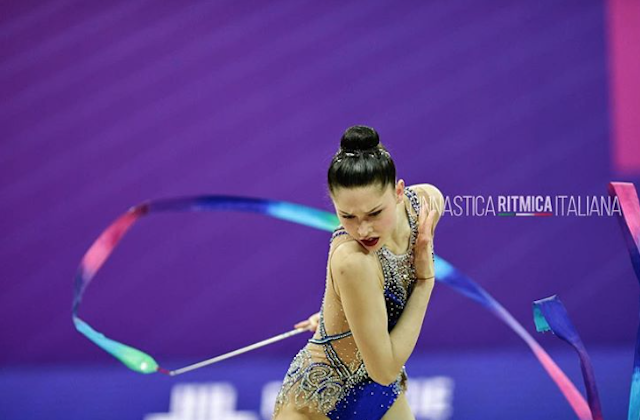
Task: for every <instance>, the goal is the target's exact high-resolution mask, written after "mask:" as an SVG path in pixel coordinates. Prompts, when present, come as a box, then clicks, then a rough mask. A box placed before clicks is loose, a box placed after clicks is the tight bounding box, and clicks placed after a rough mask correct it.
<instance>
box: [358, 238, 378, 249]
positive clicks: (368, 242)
mask: <svg viewBox="0 0 640 420" xmlns="http://www.w3.org/2000/svg"><path fill="white" fill-rule="evenodd" d="M379 239H380V238H372V239H360V242H362V244H363V245H364V246H367V247H370V248H371V247H374V246H376V244H377V243H378V240H379Z"/></svg>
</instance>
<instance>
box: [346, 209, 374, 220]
mask: <svg viewBox="0 0 640 420" xmlns="http://www.w3.org/2000/svg"><path fill="white" fill-rule="evenodd" d="M380 213H382V210H378V211H376V212H373V213H371V214H370V215H369V216H371V217H376V216H377V215H379V214H380ZM342 218H343V219H353V216H342Z"/></svg>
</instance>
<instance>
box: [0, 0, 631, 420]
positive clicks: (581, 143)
mask: <svg viewBox="0 0 640 420" xmlns="http://www.w3.org/2000/svg"><path fill="white" fill-rule="evenodd" d="M639 10H640V8H639V7H638V3H637V2H635V1H632V0H629V1H624V0H612V1H611V2H610V3H603V2H601V1H569V0H566V1H564V0H563V1H559V2H558V1H550V0H543V1H536V2H529V1H485V2H473V1H469V0H455V1H448V2H418V1H405V2H387V1H373V2H366V3H364V2H346V3H344V2H321V3H317V2H316V3H309V2H295V1H275V2H260V1H245V2H232V1H216V2H205V1H196V2H178V1H161V2H159V1H149V0H140V1H138V0H136V1H110V2H82V1H78V0H60V1H51V2H43V1H20V2H17V1H4V2H2V4H0V39H1V40H2V42H1V44H0V81H1V85H2V89H0V97H1V99H0V127H1V130H2V135H1V137H0V144H1V146H2V147H1V149H0V216H1V217H0V232H2V235H1V238H2V239H1V241H0V337H1V338H0V343H1V344H0V417H2V418H3V419H26V418H33V419H40V418H42V419H44V418H64V419H86V418H92V419H107V418H118V419H143V418H147V419H152V418H153V419H195V418H199V419H243V420H249V419H251V420H253V419H256V420H258V419H267V418H269V413H270V410H271V408H272V401H273V397H274V393H275V392H277V389H278V382H279V381H281V380H282V377H283V376H284V373H285V371H286V368H287V367H288V364H289V362H290V361H291V359H292V357H293V356H294V355H295V353H296V352H297V351H298V349H299V348H301V347H302V346H303V345H304V344H305V340H306V339H308V338H310V336H308V335H299V336H296V337H294V338H291V339H289V340H287V341H284V342H281V343H278V344H274V345H271V346H269V347H267V348H264V349H261V350H258V351H256V352H255V353H253V354H249V355H245V356H241V357H239V358H237V359H235V360H232V361H229V362H224V363H221V364H220V365H215V366H212V367H209V368H207V369H203V370H201V371H198V372H196V373H193V374H188V375H187V374H186V375H184V376H181V377H179V378H176V379H169V378H166V377H160V376H157V375H152V376H142V375H139V374H136V373H133V372H130V371H128V370H127V369H126V368H125V367H124V366H122V365H121V364H119V363H118V362H117V361H115V360H114V359H113V358H111V357H110V356H108V355H107V354H106V353H104V352H103V351H102V350H100V349H98V348H97V347H95V346H94V345H93V344H91V343H90V342H89V341H88V340H86V339H85V338H84V337H82V336H81V335H79V334H78V333H77V332H76V331H75V330H74V328H73V325H72V322H71V298H72V279H73V276H74V274H75V270H76V268H77V266H78V263H79V261H80V258H81V257H82V255H83V253H84V252H85V251H86V249H87V248H88V247H89V245H90V244H91V243H92V242H93V240H94V239H95V238H96V237H97V235H98V234H99V233H100V232H101V231H102V229H104V228H105V227H106V226H107V225H108V224H109V223H111V221H113V220H114V219H115V218H116V217H117V216H119V215H120V214H122V213H123V212H124V211H126V210H127V209H128V208H129V207H130V206H132V205H135V204H137V203H140V202H142V201H145V200H148V199H156V198H166V197H174V196H186V195H194V194H227V195H229V194H230V195H239V196H249V197H260V198H270V199H278V200H286V201H291V202H296V203H300V204H304V205H307V206H312V207H316V208H319V209H324V210H328V211H332V210H333V208H332V205H331V201H330V200H329V198H328V195H327V191H326V181H325V177H326V170H327V167H328V164H329V161H330V159H331V157H332V155H333V153H335V151H336V150H337V148H338V145H339V139H340V136H341V135H342V132H343V131H344V130H345V129H346V128H347V127H349V126H351V125H354V124H366V125H370V126H372V127H375V128H376V129H377V130H378V132H379V133H380V136H381V140H382V142H383V143H384V144H385V145H386V146H387V148H388V149H389V150H390V151H391V153H392V155H393V156H394V158H395V161H396V165H397V168H398V176H399V177H400V178H402V179H404V180H405V182H406V183H407V184H409V185H410V184H416V183H431V184H434V185H436V186H437V187H438V188H440V190H441V191H442V192H443V194H445V195H446V196H449V197H454V196H483V197H489V196H492V197H494V198H495V197H497V196H501V195H502V196H507V195H518V196H519V195H523V196H530V195H533V196H538V195H541V196H554V197H555V196H559V195H567V196H575V197H582V200H585V198H586V197H587V196H589V197H593V196H606V185H607V183H608V182H609V181H612V180H625V181H630V182H635V183H636V185H640V183H639V182H640V128H638V125H637V122H636V120H637V118H636V117H635V115H637V113H638V112H639V111H640V104H639V102H638V97H640V87H639V85H638V81H637V80H636V79H637V77H636V76H637V71H636V72H633V71H631V70H630V68H631V69H633V66H637V68H636V70H638V69H640V64H638V59H637V57H640V52H637V49H638V47H637V42H636V43H633V42H630V41H629V40H630V39H633V38H629V36H633V35H635V36H636V38H635V40H638V39H640V30H638V29H637V28H638V27H640V17H637V16H636V15H635V14H634V13H636V12H637V13H638V16H640V11H639ZM634 16H636V17H634ZM633 19H635V21H633ZM629 20H631V21H632V22H636V25H629ZM634 31H635V33H634ZM634 48H635V50H634ZM636 53H637V56H636V55H635V54H636ZM634 57H635V58H634ZM630 66H631V67H630ZM634 75H636V76H634ZM634 89H635V90H634ZM582 205H583V207H584V206H585V203H583V204H582ZM328 241H329V234H328V233H325V232H321V231H317V230H312V229H309V228H306V227H302V226H298V225H293V224H290V223H287V222H283V221H276V220H273V219H267V218H265V217H263V216H258V215H251V214H233V213H199V214H184V213H183V214H164V215H158V216H150V217H148V218H145V219H143V220H142V221H141V222H139V223H138V225H136V226H135V228H134V229H133V230H132V231H131V232H130V233H129V234H128V236H127V237H126V239H125V240H124V241H123V243H122V245H121V246H120V247H118V249H117V250H116V252H115V253H114V254H113V257H112V258H111V260H109V261H108V263H107V264H106V265H105V267H104V268H103V270H102V271H101V272H100V274H99V275H98V277H97V278H96V280H95V282H94V283H93V284H92V286H91V287H90V288H89V290H88V292H87V293H86V295H85V300H84V306H83V307H82V310H81V314H82V316H83V318H84V319H86V320H87V321H89V322H90V323H91V324H92V325H94V326H95V327H96V328H97V329H98V330H100V331H102V332H104V333H105V334H106V335H107V336H109V337H113V338H116V339H118V340H120V341H123V342H125V343H128V344H131V345H133V346H135V347H137V348H140V349H143V350H145V351H148V352H149V353H151V354H152V355H154V356H155V357H156V359H157V360H159V361H160V363H161V364H162V365H163V366H168V367H179V366H181V365H183V364H185V363H191V362H195V361H199V360H201V359H205V358H209V357H212V356H215V355H217V354H220V353H223V352H226V351H230V350H233V349H235V348H238V347H241V346H244V345H247V344H250V343H253V342H255V341H259V340H261V339H264V338H267V337H270V336H272V335H275V334H278V333H281V332H284V331H287V330H289V329H290V328H292V325H293V324H294V323H295V322H297V321H299V320H302V319H304V318H306V317H307V316H309V315H310V314H312V313H313V312H316V311H317V310H319V308H320V304H321V299H322V293H323V290H324V281H325V269H326V257H327V252H328V247H329V242H328ZM436 252H437V253H438V254H439V255H440V256H442V257H443V258H445V259H447V260H448V261H450V262H451V263H452V264H454V265H455V266H456V267H458V268H459V269H460V270H462V271H463V272H465V273H466V274H468V275H469V276H470V277H471V278H473V279H474V280H476V281H477V282H478V283H480V284H481V285H482V286H483V287H484V288H486V289H487V291H488V292H489V293H491V294H492V295H493V296H494V297H495V298H496V299H498V300H499V301H500V302H501V303H502V304H503V305H504V306H505V307H506V308H507V309H508V310H509V311H511V313H512V314H513V315H514V316H515V317H516V318H517V319H518V320H519V321H520V322H521V323H522V324H523V325H524V326H525V328H526V329H527V330H528V331H529V332H531V333H532V334H536V333H535V329H534V326H533V322H532V311H531V303H532V302H533V301H534V300H536V299H540V298H543V297H547V296H550V295H553V294H558V295H559V296H560V297H561V299H562V300H563V301H564V303H565V305H566V307H567V309H568V310H569V312H570V313H571V316H572V318H573V321H574V323H575V324H576V327H577V328H578V330H579V331H580V333H581V335H582V337H583V339H584V341H585V344H586V345H587V349H588V350H589V351H590V353H591V354H592V356H593V358H594V365H595V369H596V377H597V378H598V381H599V385H600V387H601V388H600V391H601V397H602V400H603V406H604V412H605V415H608V416H609V417H608V418H619V417H621V416H623V415H624V413H625V412H626V406H627V401H628V388H629V387H628V383H629V379H630V376H631V366H632V360H633V343H634V333H635V330H636V328H637V324H638V317H637V313H638V304H637V300H638V290H637V289H638V285H637V280H636V279H635V277H634V274H633V271H632V268H631V264H630V263H629V257H628V254H627V252H626V249H625V246H624V242H623V240H622V236H621V233H620V229H619V227H618V223H617V221H616V220H615V217H607V216H597V215H590V216H585V215H576V214H573V215H568V216H559V215H556V216H553V217H496V216H478V215H473V214H464V215H458V216H456V215H452V214H450V215H445V217H444V218H443V219H442V221H441V222H440V225H439V227H438V232H437V235H436ZM536 339H538V340H539V341H540V343H541V344H542V345H543V346H544V347H545V348H546V349H547V350H548V351H549V352H550V353H551V355H552V356H553V357H554V358H557V360H558V363H559V364H560V365H561V367H562V368H563V369H564V370H565V371H566V372H567V374H568V375H569V376H570V377H571V378H572V379H573V381H574V383H576V385H578V387H579V388H580V389H582V379H581V376H580V372H579V366H578V361H577V358H575V357H574V355H573V354H572V353H571V352H570V351H569V350H568V347H567V346H561V345H560V344H559V343H560V342H559V340H557V339H555V338H554V337H552V336H551V335H546V336H541V335H538V336H537V337H536ZM407 370H408V373H409V376H410V378H411V382H410V387H411V390H410V401H411V404H412V407H413V408H414V412H415V413H416V416H417V418H418V420H427V419H438V420H444V419H469V418H474V419H485V418H486V419H511V418H514V416H516V415H517V417H518V418H520V419H539V418H575V416H574V415H573V414H572V411H571V410H570V408H569V405H568V404H567V403H566V401H565V400H564V399H563V398H562V396H561V394H560V393H559V392H558V390H557V388H556V387H555V385H554V383H553V382H552V381H551V380H550V379H549V378H548V377H547V376H546V374H545V372H544V370H543V369H542V368H541V367H540V366H539V365H538V363H537V361H536V360H535V358H534V357H533V355H532V354H531V353H529V352H528V350H527V348H526V347H525V346H524V344H523V343H522V342H521V341H520V340H519V339H518V338H517V337H516V336H515V335H513V334H512V332H511V331H510V330H509V329H508V328H506V327H505V326H504V325H503V324H502V323H500V322H499V321H498V320H497V319H495V318H494V317H493V316H492V315H491V314H489V313H488V312H486V311H485V310H484V309H483V308H481V307H480V306H478V305H476V304H475V303H473V302H471V301H470V300H468V299H466V298H464V297H462V296H460V295H458V294H456V293H454V292H453V291H451V290H449V289H447V288H446V287H445V286H442V285H440V286H437V287H436V290H435V291H434V295H433V298H432V300H431V304H430V307H429V311H428V314H427V318H426V320H425V323H424V328H423V332H422V335H421V337H420V341H419V343H418V347H417V349H416V351H415V353H414V355H413V356H412V358H411V359H410V360H409V362H408V364H407ZM154 413H155V414H154Z"/></svg>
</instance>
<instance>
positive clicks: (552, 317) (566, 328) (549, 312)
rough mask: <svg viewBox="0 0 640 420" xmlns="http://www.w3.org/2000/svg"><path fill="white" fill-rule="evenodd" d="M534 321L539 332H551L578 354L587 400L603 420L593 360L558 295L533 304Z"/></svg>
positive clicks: (598, 419)
mask: <svg viewBox="0 0 640 420" xmlns="http://www.w3.org/2000/svg"><path fill="white" fill-rule="evenodd" d="M533 320H534V322H535V324H536V330H537V331H538V332H547V331H551V332H552V333H553V334H555V335H556V336H557V337H558V338H560V339H561V340H563V341H565V342H567V343H568V344H569V345H570V346H572V347H573V348H574V349H575V350H576V352H577V353H578V357H579V358H580V368H581V370H582V377H583V379H584V385H585V388H586V389H587V399H588V400H589V407H590V408H591V414H592V415H593V419H594V420H602V418H603V417H602V406H601V404H600V397H599V396H598V387H597V385H596V377H595V374H594V372H593V365H592V364H591V358H589V355H588V354H587V349H586V348H585V346H584V344H583V343H582V340H581V339H580V335H579V334H578V331H577V330H576V328H575V327H574V326H573V323H572V322H571V319H570V318H569V314H568V313H567V310H566V309H565V307H564V305H563V304H562V302H561V301H560V298H558V297H557V296H556V295H554V296H551V297H548V298H545V299H540V300H536V301H535V302H533Z"/></svg>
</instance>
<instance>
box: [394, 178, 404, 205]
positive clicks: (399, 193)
mask: <svg viewBox="0 0 640 420" xmlns="http://www.w3.org/2000/svg"><path fill="white" fill-rule="evenodd" d="M403 198H404V179H400V180H398V182H396V201H397V202H398V203H401V202H402V200H403Z"/></svg>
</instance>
